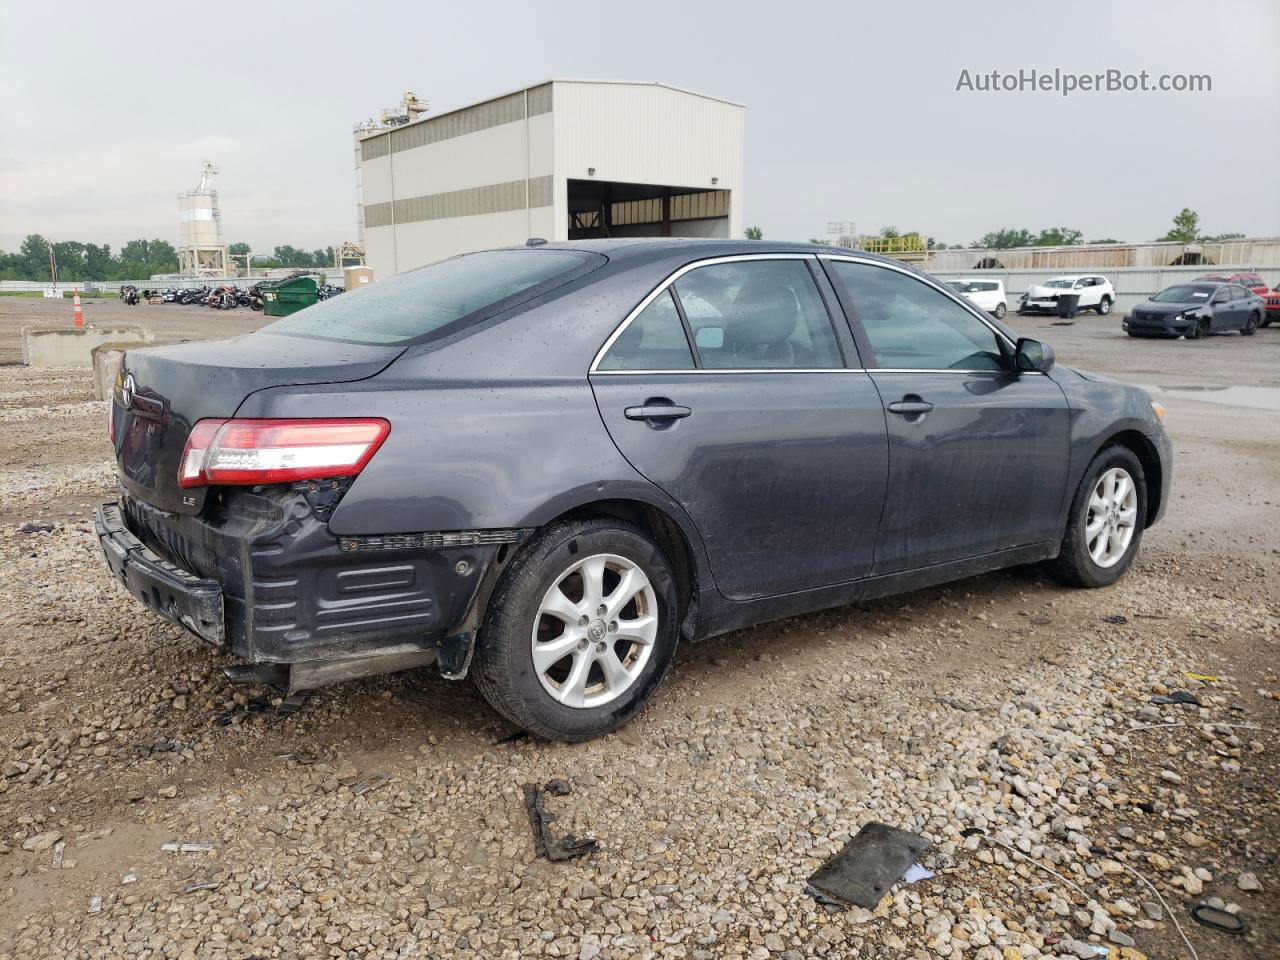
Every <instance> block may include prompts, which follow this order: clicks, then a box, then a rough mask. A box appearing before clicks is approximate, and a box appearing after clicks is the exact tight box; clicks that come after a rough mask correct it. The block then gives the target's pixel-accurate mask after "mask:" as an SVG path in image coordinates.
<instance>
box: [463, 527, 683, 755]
mask: <svg viewBox="0 0 1280 960" xmlns="http://www.w3.org/2000/svg"><path fill="white" fill-rule="evenodd" d="M596 561H600V563H596ZM636 571H638V572H639V573H640V574H641V575H642V577H643V582H644V583H645V584H646V586H645V587H643V588H641V589H640V592H639V593H637V594H635V599H634V600H631V601H629V602H626V603H623V604H622V606H616V605H614V606H616V609H613V608H610V598H611V597H613V596H614V594H615V593H616V592H617V589H618V588H619V586H620V585H621V584H622V582H623V580H622V578H623V576H624V575H632V574H634V573H635V572H636ZM597 572H598V573H599V576H596V573H597ZM629 582H631V583H633V584H634V583H637V582H641V581H640V580H639V579H638V578H635V577H634V576H632V578H631V580H630V581H629ZM592 583H594V584H595V585H594V587H593V586H591V585H590V584H592ZM646 591H647V592H646ZM593 598H594V599H595V600H602V601H603V602H601V603H600V604H599V606H596V607H595V609H593V610H590V611H588V610H587V609H586V606H585V605H586V604H588V603H591V602H592V600H593ZM548 606H552V607H555V608H557V609H558V610H560V611H561V613H562V614H565V616H561V615H559V614H551V613H547V612H546V610H547V608H548ZM647 607H652V608H653V609H652V610H647V609H645V608H647ZM574 610H578V611H582V612H581V614H580V615H581V618H582V620H586V621H587V622H586V623H583V622H582V621H581V620H578V621H575V622H573V623H571V622H570V620H569V619H566V617H571V616H572V611H574ZM602 611H603V613H602ZM588 614H589V616H588ZM647 616H652V617H653V618H655V619H656V624H655V625H654V626H653V628H652V632H651V635H650V636H651V639H650V642H649V643H640V642H639V641H637V640H631V639H627V638H626V637H625V634H626V633H627V632H628V626H627V625H628V624H629V623H634V624H641V623H644V622H646V621H645V617H647ZM678 621H679V612H678V601H677V590H676V585H675V578H674V575H673V573H672V570H671V564H670V563H669V562H668V560H667V558H666V556H664V555H663V553H662V551H661V550H660V549H659V548H658V546H657V544H655V543H654V542H653V540H651V539H650V538H649V537H648V535H646V534H645V532H644V531H643V530H641V529H640V528H639V527H637V526H634V525H633V524H629V523H626V522H624V521H621V520H616V519H613V518H592V519H584V520H573V521H566V522H562V523H556V524H553V525H552V526H550V527H548V528H546V529H545V530H542V531H541V532H539V533H538V534H536V535H535V536H534V537H533V538H532V539H530V540H529V541H528V542H527V543H525V544H524V546H523V547H522V548H521V550H520V552H519V553H518V554H517V556H516V557H515V558H514V559H513V560H512V561H511V563H510V565H509V566H508V567H507V569H506V570H505V571H503V574H502V578H501V580H500V581H499V582H498V585H497V587H496V588H495V589H494V592H493V595H492V596H491V597H490V599H489V604H488V608H487V610H486V612H485V617H484V622H483V625H482V626H481V629H480V634H479V636H478V638H477V640H476V649H475V661H474V663H473V664H472V668H471V675H472V677H473V678H474V680H475V682H476V685H477V686H478V687H479V688H480V692H481V693H482V694H483V695H484V698H485V699H486V700H488V701H489V703H490V704H491V705H492V706H493V708H494V709H495V710H496V711H497V712H498V713H500V714H501V715H502V716H504V717H506V718H507V719H508V720H510V721H511V722H512V723H515V724H517V725H519V726H520V727H522V728H523V729H525V730H528V731H529V732H530V733H533V734H535V735H537V736H540V737H544V738H546V739H548V740H562V741H567V742H575V741H581V740H590V739H592V738H594V737H600V736H603V735H605V734H607V733H609V732H611V731H613V730H615V729H617V728H618V727H620V726H622V725H623V724H625V723H626V722H627V721H628V720H630V719H631V718H632V717H634V716H635V715H636V714H637V713H639V712H640V711H641V710H642V709H643V708H644V706H645V704H647V703H648V702H649V698H650V697H652V696H653V693H654V691H655V690H656V689H657V687H658V684H659V683H660V682H661V681H662V678H663V677H664V676H665V675H666V672H667V668H668V667H669V666H670V664H671V658H672V656H673V654H674V653H675V648H676V642H677V638H678ZM630 629H631V631H633V632H634V633H635V634H636V635H637V636H639V634H640V633H642V632H644V629H647V628H644V629H642V628H640V627H632V628H630ZM575 638H576V639H575ZM553 645H555V646H553ZM645 647H648V650H647V652H645V649H644V648H645ZM562 648H563V649H564V651H565V652H564V654H563V656H562V657H559V658H555V655H556V653H558V652H560V650H561V649H562ZM538 649H543V650H545V652H544V653H543V654H542V660H541V661H538V660H537V655H536V653H535V651H536V650H538ZM607 655H612V659H611V660H607V659H606V657H607ZM553 658H555V659H553ZM606 667H608V670H609V672H608V673H606V669H605V668H606ZM619 669H621V671H622V672H621V673H619ZM613 678H618V679H617V680H616V682H617V684H618V690H617V691H613V690H611V689H610V686H611V685H612V684H613V683H614V682H615V680H614V679H613ZM575 701H576V702H575Z"/></svg>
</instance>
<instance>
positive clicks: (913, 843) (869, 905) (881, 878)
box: [809, 823, 929, 910]
mask: <svg viewBox="0 0 1280 960" xmlns="http://www.w3.org/2000/svg"><path fill="white" fill-rule="evenodd" d="M928 847H929V841H927V840H926V839H925V838H924V837H922V836H920V835H919V834H918V833H908V832H907V831H905V830H899V829H897V828H896V827H890V826H888V825H887V824H883V823H868V824H864V825H863V827H862V829H861V830H859V831H858V832H857V834H856V835H855V836H854V837H853V839H852V840H850V841H849V842H848V843H846V844H845V845H844V847H843V849H841V851H840V852H839V853H837V854H836V855H835V856H834V857H832V858H831V859H830V860H828V861H827V862H826V863H824V864H823V865H822V866H821V867H819V868H818V870H817V872H816V873H814V874H813V876H811V877H810V878H809V886H810V888H812V890H814V891H817V893H818V894H819V895H820V897H819V898H820V899H825V898H830V899H834V900H837V901H841V902H844V903H852V904H856V905H857V906H859V907H863V908H865V909H867V910H874V909H875V907H876V905H877V904H878V903H879V902H880V901H881V900H882V899H883V898H884V895H885V894H886V893H888V892H889V888H890V887H892V886H893V885H894V883H896V882H897V880H898V879H899V878H900V877H901V876H902V875H903V873H905V872H906V870H907V868H908V867H910V866H912V865H913V864H914V863H915V861H916V860H917V859H918V858H919V857H920V855H921V854H922V853H923V852H924V851H925V850H927V849H928Z"/></svg>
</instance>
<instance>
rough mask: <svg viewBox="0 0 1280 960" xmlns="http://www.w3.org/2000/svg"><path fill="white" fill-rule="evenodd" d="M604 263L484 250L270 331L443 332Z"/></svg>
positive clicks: (401, 335) (556, 253) (577, 256)
mask: <svg viewBox="0 0 1280 960" xmlns="http://www.w3.org/2000/svg"><path fill="white" fill-rule="evenodd" d="M605 262H606V260H605V258H604V257H602V256H600V255H599V254H595V253H585V252H583V251H581V250H486V251H483V252H481V253H468V254H464V255H463V256H460V257H454V258H452V259H450V260H442V261H440V262H439V263H433V264H431V265H430V266H428V267H422V268H420V269H418V270H410V271H409V272H408V273H402V274H399V275H398V276H394V277H390V278H388V279H386V280H380V281H378V282H377V283H374V284H370V285H369V286H368V287H365V288H363V289H361V290H357V291H354V292H352V293H344V294H342V295H341V296H339V297H333V298H331V299H329V300H325V301H324V302H323V303H318V304H316V305H315V306H312V307H308V308H307V309H305V310H300V311H299V312H297V313H295V314H293V315H292V316H289V317H286V318H284V319H283V320H280V321H278V322H276V323H273V324H271V325H270V326H268V327H264V328H263V329H264V330H269V331H270V332H271V333H283V334H289V335H292V336H303V337H319V338H322V339H325V340H341V341H345V342H348V343H374V344H397V345H399V344H409V343H414V342H417V341H422V340H428V339H431V338H433V337H440V336H445V335H447V334H450V333H453V332H454V331H456V330H460V329H463V328H465V327H467V326H469V325H470V324H472V323H478V322H480V321H481V320H484V319H486V318H488V317H492V316H494V315H495V314H498V313H501V312H502V311H503V310H507V309H509V308H511V307H514V306H516V305H518V304H520V303H523V302H525V301H527V300H532V299H533V298H534V297H537V296H540V295H541V294H543V293H546V292H547V291H548V290H553V289H555V288H556V287H558V286H561V285H563V284H565V283H568V282H569V281H570V280H574V279H576V278H578V277H580V276H582V275H584V274H586V273H590V272H591V271H592V270H594V269H596V268H597V267H600V266H602V265H603V264H604V263H605Z"/></svg>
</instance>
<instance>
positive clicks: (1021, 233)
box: [969, 228, 1035, 250]
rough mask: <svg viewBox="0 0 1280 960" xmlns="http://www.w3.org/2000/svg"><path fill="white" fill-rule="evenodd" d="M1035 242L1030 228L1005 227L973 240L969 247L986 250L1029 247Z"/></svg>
mask: <svg viewBox="0 0 1280 960" xmlns="http://www.w3.org/2000/svg"><path fill="white" fill-rule="evenodd" d="M1034 243H1035V237H1034V236H1033V235H1032V233H1031V231H1030V230H1014V229H1012V228H1006V229H1004V230H996V231H994V232H992V233H988V234H985V235H984V236H983V237H982V239H981V240H975V241H974V242H973V243H971V244H969V246H970V247H973V248H978V249H988V250H1008V249H1010V248H1011V247H1029V246H1032V245H1033V244H1034Z"/></svg>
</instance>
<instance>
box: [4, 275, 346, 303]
mask: <svg viewBox="0 0 1280 960" xmlns="http://www.w3.org/2000/svg"><path fill="white" fill-rule="evenodd" d="M293 272H295V271H292V270H285V271H283V272H279V273H273V274H272V275H271V276H265V277H183V278H181V279H166V278H160V279H151V280H86V281H84V282H83V283H75V282H63V281H59V282H58V283H57V284H56V286H55V289H57V290H60V291H62V295H63V296H65V297H69V296H71V294H72V293H73V292H74V291H76V290H79V291H80V292H81V293H94V292H106V293H119V292H120V288H121V287H124V286H129V285H130V284H132V285H133V286H135V287H137V288H138V289H139V290H169V289H176V290H190V289H192V288H193V287H194V288H198V287H222V286H226V285H227V284H230V285H231V286H233V287H251V286H253V285H254V284H255V283H263V282H264V281H268V280H280V279H281V278H283V277H287V276H288V275H289V274H290V273H293ZM306 272H307V273H314V274H320V273H323V274H324V278H325V282H326V283H331V284H333V285H335V286H339V287H340V286H342V280H343V274H342V271H341V270H334V269H332V268H328V269H325V270H308V271H306ZM48 288H49V283H48V282H45V283H41V282H40V281H38V280H0V292H17V293H40V292H41V291H43V290H47V289H48Z"/></svg>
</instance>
